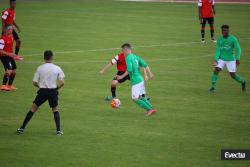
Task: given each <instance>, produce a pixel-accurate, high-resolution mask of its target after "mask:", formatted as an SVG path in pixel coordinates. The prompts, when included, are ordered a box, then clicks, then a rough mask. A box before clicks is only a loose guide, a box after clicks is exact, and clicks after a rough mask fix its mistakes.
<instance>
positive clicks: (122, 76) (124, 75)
mask: <svg viewBox="0 0 250 167" xmlns="http://www.w3.org/2000/svg"><path fill="white" fill-rule="evenodd" d="M127 75H128V71H126V72H125V73H123V74H122V75H117V76H116V79H117V80H121V79H123V78H125V77H126V76H127Z"/></svg>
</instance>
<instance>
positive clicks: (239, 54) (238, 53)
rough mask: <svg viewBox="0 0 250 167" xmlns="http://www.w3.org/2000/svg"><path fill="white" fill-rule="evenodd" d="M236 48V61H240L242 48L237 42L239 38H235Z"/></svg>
mask: <svg viewBox="0 0 250 167" xmlns="http://www.w3.org/2000/svg"><path fill="white" fill-rule="evenodd" d="M234 46H235V49H236V53H235V56H236V60H240V56H241V48H240V43H239V41H238V40H237V38H234Z"/></svg>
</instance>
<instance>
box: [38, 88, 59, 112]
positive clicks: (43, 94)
mask: <svg viewBox="0 0 250 167" xmlns="http://www.w3.org/2000/svg"><path fill="white" fill-rule="evenodd" d="M47 100H48V101H49V106H50V107H51V108H54V107H57V106H58V91H57V89H45V88H41V89H39V90H38V91H37V96H36V98H35V100H34V103H35V104H36V105H37V106H38V107H39V106H41V105H42V104H43V103H44V102H46V101H47Z"/></svg>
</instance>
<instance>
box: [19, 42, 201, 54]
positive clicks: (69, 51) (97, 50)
mask: <svg viewBox="0 0 250 167" xmlns="http://www.w3.org/2000/svg"><path fill="white" fill-rule="evenodd" d="M198 43H200V42H197V41H194V42H180V43H168V44H156V45H139V46H134V48H153V47H165V46H178V45H187V44H198ZM119 49H121V48H104V49H89V50H68V51H55V52H54V53H55V54H68V53H84V52H103V51H112V50H119ZM38 55H42V53H33V54H24V55H23V56H24V57H29V56H38Z"/></svg>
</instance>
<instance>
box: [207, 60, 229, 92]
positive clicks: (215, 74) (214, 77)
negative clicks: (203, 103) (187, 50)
mask: <svg viewBox="0 0 250 167" xmlns="http://www.w3.org/2000/svg"><path fill="white" fill-rule="evenodd" d="M224 66H225V62H224V61H223V60H221V59H219V60H218V64H217V65H216V67H215V69H214V72H213V74H212V76H211V88H210V89H209V92H210V93H212V92H214V91H215V88H216V84H217V80H218V75H219V73H220V71H221V70H222V69H223V68H224Z"/></svg>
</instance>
